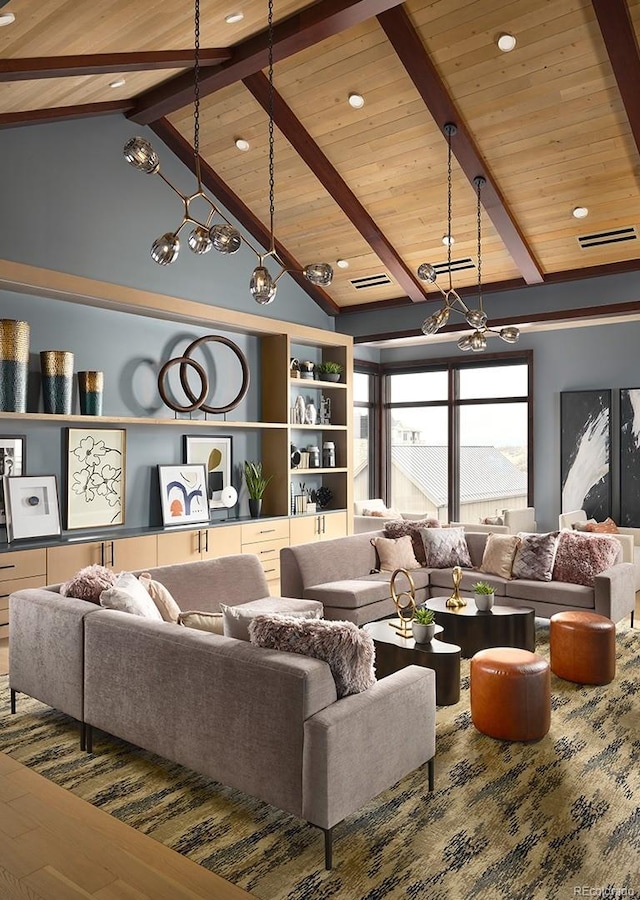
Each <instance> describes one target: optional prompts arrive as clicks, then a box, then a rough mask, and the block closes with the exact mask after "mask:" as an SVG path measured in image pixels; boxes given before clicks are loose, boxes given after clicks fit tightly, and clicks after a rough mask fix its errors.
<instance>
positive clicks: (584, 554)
mask: <svg viewBox="0 0 640 900" xmlns="http://www.w3.org/2000/svg"><path fill="white" fill-rule="evenodd" d="M619 553H620V542H619V541H618V540H617V539H616V538H614V537H610V536H609V535H604V534H580V533H578V532H576V531H561V532H560V537H559V538H558V550H557V552H556V561H555V564H554V566H553V580H554V581H566V582H569V583H570V584H583V585H585V587H593V584H594V581H593V579H594V578H595V576H596V575H599V574H600V573H601V572H604V571H605V569H609V568H611V566H612V565H613V564H614V562H615V561H616V558H617V556H618V554H619Z"/></svg>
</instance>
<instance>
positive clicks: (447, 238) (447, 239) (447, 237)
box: [442, 234, 456, 247]
mask: <svg viewBox="0 0 640 900" xmlns="http://www.w3.org/2000/svg"><path fill="white" fill-rule="evenodd" d="M455 242H456V239H455V238H454V236H453V235H452V234H443V235H442V243H443V244H444V245H445V247H448V246H449V244H455Z"/></svg>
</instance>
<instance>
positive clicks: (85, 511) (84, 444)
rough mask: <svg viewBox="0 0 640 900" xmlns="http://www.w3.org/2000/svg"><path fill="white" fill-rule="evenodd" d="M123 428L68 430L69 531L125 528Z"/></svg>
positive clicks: (124, 432)
mask: <svg viewBox="0 0 640 900" xmlns="http://www.w3.org/2000/svg"><path fill="white" fill-rule="evenodd" d="M126 436H127V432H126V431H125V429H124V428H67V528H69V529H72V528H99V527H102V526H106V525H122V524H124V506H125V463H126Z"/></svg>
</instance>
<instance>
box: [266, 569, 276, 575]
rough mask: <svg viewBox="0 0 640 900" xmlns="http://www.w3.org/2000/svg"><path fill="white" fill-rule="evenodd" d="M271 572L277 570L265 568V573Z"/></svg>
mask: <svg viewBox="0 0 640 900" xmlns="http://www.w3.org/2000/svg"><path fill="white" fill-rule="evenodd" d="M269 572H275V569H265V570H264V574H265V575H268V574H269Z"/></svg>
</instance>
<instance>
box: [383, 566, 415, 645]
mask: <svg viewBox="0 0 640 900" xmlns="http://www.w3.org/2000/svg"><path fill="white" fill-rule="evenodd" d="M399 575H404V576H405V577H406V578H407V581H408V582H409V593H407V591H401V592H400V593H399V594H398V592H397V591H396V578H398V576H399ZM391 599H392V600H393V602H394V603H395V606H396V609H397V610H398V616H399V618H400V626H399V627H398V626H397V625H396V624H395V622H390V623H389V624H390V625H391V627H392V628H395V629H396V631H397V632H398V634H400V635H401V636H402V637H411V632H410V631H409V626H410V624H411V622H412V621H413V614H414V612H415V609H416V586H415V584H414V583H413V578H412V577H411V575H410V574H409V572H408V571H407V570H406V569H396V570H395V572H394V573H393V575H392V576H391ZM407 610H408V615H407V614H406V612H407Z"/></svg>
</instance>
